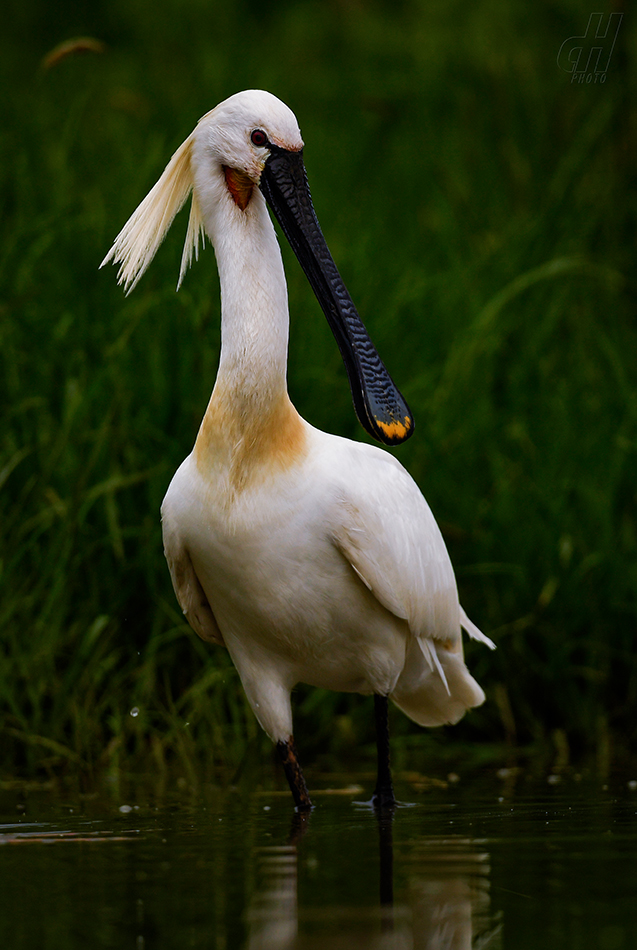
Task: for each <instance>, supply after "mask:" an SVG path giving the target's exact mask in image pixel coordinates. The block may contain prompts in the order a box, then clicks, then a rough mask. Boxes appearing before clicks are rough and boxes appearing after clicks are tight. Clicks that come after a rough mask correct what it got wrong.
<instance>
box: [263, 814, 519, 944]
mask: <svg viewBox="0 0 637 950" xmlns="http://www.w3.org/2000/svg"><path fill="white" fill-rule="evenodd" d="M393 821H394V815H393V814H392V813H385V814H384V815H379V816H378V832H379V851H378V854H379V879H380V895H379V896H380V901H379V905H378V906H376V907H364V908H361V909H360V910H358V911H357V910H356V909H355V908H352V907H339V906H323V907H321V908H320V909H318V910H312V911H310V910H309V909H308V908H305V907H303V908H302V909H301V910H300V911H299V903H298V863H299V857H300V854H301V855H302V846H301V839H302V838H303V834H304V833H305V831H306V830H307V825H303V827H302V828H301V829H299V827H298V826H293V831H292V834H291V835H290V841H289V843H288V844H287V845H283V846H280V847H268V848H259V849H258V850H257V852H256V867H257V886H256V889H255V894H254V897H253V899H252V901H251V904H250V908H249V911H248V915H247V921H248V931H249V936H248V943H247V947H248V950H318V948H323V947H324V946H328V945H329V947H330V950H341V948H342V950H358V948H361V950H363V948H365V950H476V948H480V950H487V948H489V950H497V948H498V947H499V946H500V928H499V926H497V925H496V926H494V925H493V920H492V917H491V915H490V900H489V860H488V859H489V856H488V854H487V853H486V852H484V850H482V849H481V848H479V847H478V846H477V844H476V842H473V841H472V840H470V839H462V838H449V839H441V838H432V837H430V836H423V837H422V838H419V839H416V840H411V841H408V842H406V844H404V845H402V846H401V852H400V854H399V860H398V863H397V867H398V868H399V869H400V872H401V875H402V876H403V877H405V878H406V880H407V882H408V886H407V888H406V894H405V897H404V900H403V902H401V903H394V899H393V863H394V848H393Z"/></svg>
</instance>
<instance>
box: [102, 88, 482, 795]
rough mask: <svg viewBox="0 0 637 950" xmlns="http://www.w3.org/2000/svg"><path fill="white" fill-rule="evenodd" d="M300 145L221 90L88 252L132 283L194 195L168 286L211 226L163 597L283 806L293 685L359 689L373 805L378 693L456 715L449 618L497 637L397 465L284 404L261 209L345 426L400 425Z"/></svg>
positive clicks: (456, 629)
mask: <svg viewBox="0 0 637 950" xmlns="http://www.w3.org/2000/svg"><path fill="white" fill-rule="evenodd" d="M302 150H303V141H302V139H301V133H300V131H299V126H298V123H297V121H296V118H295V116H294V115H293V113H292V112H291V111H290V109H288V107H287V106H286V105H284V104H283V103H282V102H281V101H280V100H278V99H277V98H275V97H274V96H273V95H271V94H270V93H267V92H262V91H256V90H250V91H246V92H240V93H238V94H237V95H234V96H231V97H230V98H229V99H226V100H225V101H224V102H222V103H221V104H220V105H218V106H217V107H216V108H215V109H213V110H212V111H211V112H209V113H208V114H207V115H205V116H204V117H203V118H202V119H201V120H200V121H199V123H198V125H197V126H196V128H195V130H194V131H193V132H192V134H191V135H190V136H189V137H188V138H187V139H186V141H185V142H184V143H183V144H182V145H181V147H180V148H179V149H178V150H177V151H176V152H175V154H174V155H173V157H172V159H171V160H170V162H169V164H168V165H167V167H166V169H165V171H164V173H163V174H162V176H161V178H160V179H159V181H158V182H157V184H156V185H155V187H154V188H153V189H152V190H151V191H150V193H149V194H148V195H147V197H146V198H145V199H144V201H143V202H142V203H141V205H140V206H139V207H138V208H137V210H136V211H135V212H134V214H133V215H132V217H131V218H130V219H129V221H128V222H127V224H126V225H125V226H124V228H123V229H122V231H121V232H120V234H119V235H118V236H117V238H116V240H115V242H114V245H113V247H112V248H111V250H110V252H109V253H108V255H107V256H106V258H105V260H104V261H103V264H105V263H106V262H107V261H110V260H112V261H114V262H118V263H120V264H121V267H120V270H119V282H120V283H123V284H124V286H125V288H126V290H127V291H130V290H132V288H133V287H134V286H135V284H136V283H137V282H138V280H139V279H140V277H141V276H142V274H143V273H144V271H145V270H146V268H147V267H148V265H149V264H150V262H151V260H152V258H153V257H154V255H155V252H156V251H157V248H158V247H159V245H160V243H161V241H162V240H163V238H164V236H165V234H166V232H167V230H168V228H169V227H170V225H171V223H172V221H173V219H174V217H175V215H176V213H177V212H178V211H179V209H180V208H181V206H182V205H183V204H184V202H185V201H186V199H187V197H188V195H189V194H190V193H191V192H192V205H191V210H190V220H189V224H188V231H187V236H186V243H185V247H184V253H183V257H182V264H181V272H180V277H179V284H181V281H182V280H183V277H184V273H185V271H186V270H187V268H188V266H189V265H190V263H191V261H192V256H193V253H194V255H195V257H197V256H198V251H199V238H200V237H201V238H202V239H203V237H204V234H205V235H207V236H208V237H209V239H210V241H211V242H212V244H213V246H214V249H215V253H216V258H217V265H218V268H219V276H220V284H221V355H220V361H219V369H218V374H217V379H216V382H215V385H214V389H213V392H212V396H211V398H210V402H209V404H208V408H207V409H206V413H205V415H204V418H203V421H202V423H201V428H200V429H199V433H198V435H197V438H196V441H195V444H194V448H193V450H192V452H191V454H190V455H189V456H188V457H187V458H186V460H185V461H184V462H183V464H182V465H181V466H180V468H179V469H178V471H177V472H176V474H175V476H174V478H173V479H172V482H171V483H170V487H169V488H168V491H167V493H166V497H165V499H164V502H163V505H162V522H163V538H164V548H165V554H166V558H167V561H168V565H169V568H170V573H171V576H172V581H173V585H174V588H175V593H176V595H177V599H178V600H179V603H180V605H181V607H182V609H183V611H184V614H185V616H186V618H187V620H188V622H189V624H190V625H191V626H192V628H193V629H194V630H195V632H196V633H197V634H198V635H199V636H200V637H201V638H202V639H204V640H207V641H209V642H211V643H216V644H219V645H221V646H225V647H226V648H227V649H228V651H229V653H230V656H231V657H232V660H233V662H234V664H235V666H236V668H237V670H238V672H239V675H240V677H241V682H242V684H243V687H244V689H245V692H246V695H247V697H248V700H249V702H250V705H251V707H252V709H253V710H254V714H255V716H256V717H257V719H258V721H259V722H260V724H261V726H262V727H263V729H264V730H265V731H266V733H267V734H268V735H269V736H270V738H271V739H272V740H273V741H274V742H275V743H276V744H277V746H278V749H279V751H280V753H281V757H282V759H283V764H284V767H285V771H286V775H287V778H288V781H289V784H290V788H291V791H292V794H293V796H294V801H295V804H296V806H297V808H298V809H307V808H309V807H311V802H310V798H309V794H308V791H307V788H306V785H305V781H304V779H303V775H302V772H301V768H300V765H299V763H298V759H297V756H296V750H295V746H294V739H293V728H292V709H291V702H290V693H291V691H292V689H293V687H294V686H295V685H296V684H297V683H307V684H309V685H311V686H316V687H325V688H329V689H332V690H339V691H344V692H358V693H366V694H374V696H375V709H376V726H377V738H378V752H379V772H378V782H377V785H376V790H375V793H374V798H373V801H374V802H375V803H376V804H377V805H379V806H384V805H391V804H392V803H394V802H395V799H394V794H393V788H392V783H391V773H390V769H389V744H388V728H387V698H388V697H389V698H391V699H392V700H393V702H394V703H395V704H396V705H397V706H398V707H399V708H400V709H402V710H403V712H405V713H406V714H407V715H408V716H409V717H410V718H411V719H413V720H414V721H415V722H417V723H419V724H420V725H422V726H436V725H440V724H442V723H453V722H456V721H457V720H458V719H460V718H461V716H462V715H463V714H464V712H465V711H466V710H467V709H468V708H470V707H473V706H477V705H479V704H480V703H482V702H483V700H484V693H483V691H482V689H481V688H480V686H479V685H478V683H477V682H476V681H475V680H474V679H473V677H472V676H471V674H470V673H469V671H468V669H467V667H466V666H465V663H464V658H463V648H462V633H461V626H462V627H464V629H465V630H466V631H467V633H468V634H469V636H471V637H474V638H475V639H477V640H481V641H482V642H483V643H485V644H487V645H488V646H490V647H493V643H492V642H491V641H490V640H489V639H488V638H487V637H485V636H484V634H482V633H481V632H480V631H479V630H478V628H477V627H476V626H475V625H474V624H473V623H471V621H470V620H469V619H468V618H467V616H466V614H465V613H464V611H463V610H462V608H461V607H460V604H459V602H458V593H457V588H456V582H455V578H454V573H453V568H452V566H451V561H450V559H449V555H448V553H447V550H446V548H445V544H444V541H443V539H442V535H441V533H440V530H439V528H438V526H437V524H436V522H435V520H434V517H433V515H432V513H431V511H430V509H429V506H428V505H427V502H426V501H425V499H424V498H423V496H422V494H421V492H420V490H419V489H418V487H417V486H416V484H415V482H414V481H413V480H412V478H411V477H410V476H409V475H408V474H407V472H406V471H405V469H404V468H403V467H402V466H401V465H400V463H399V462H398V461H397V460H396V459H394V458H393V457H392V456H390V455H389V454H388V453H386V452H384V451H383V450H381V449H380V448H377V447H376V446H372V445H367V444H363V443H359V442H351V441H349V440H347V439H343V438H340V437H338V436H336V435H329V434H326V433H324V432H321V431H319V430H318V429H315V428H314V427H313V426H311V425H310V424H309V423H307V422H306V421H305V420H304V419H302V418H301V416H300V415H299V414H298V412H297V411H296V409H295V408H294V406H293V405H292V403H291V401H290V399H289V396H288V392H287V384H286V368H287V348H288V332H289V317H288V302H287V289H286V283H285V275H284V271H283V263H282V260H281V253H280V250H279V245H278V242H277V238H276V234H275V230H274V227H273V224H272V221H271V219H270V216H269V214H268V208H267V204H269V205H270V207H271V209H272V210H273V212H274V214H275V216H276V217H277V219H278V220H279V223H280V224H281V227H282V229H283V231H284V232H285V234H286V236H287V238H288V240H289V241H290V243H291V245H292V247H293V249H294V251H295V253H296V255H297V257H298V258H299V261H300V263H301V265H302V267H303V269H304V270H305V272H306V275H307V277H308V279H309V281H310V283H311V285H312V287H313V289H314V291H315V293H316V296H317V298H318V300H319V303H320V304H321V306H322V308H323V310H324V312H325V314H326V316H327V317H328V320H329V322H330V325H331V327H332V330H333V331H334V334H335V336H336V339H337V342H338V344H339V348H340V350H341V353H342V355H343V358H344V361H345V365H346V368H347V371H348V376H349V381H350V386H351V389H352V395H353V399H354V406H355V409H356V411H357V414H358V417H359V419H360V421H361V423H362V424H363V426H364V427H365V428H366V429H367V431H368V432H370V433H371V434H372V435H373V436H375V437H376V438H377V439H380V441H383V442H385V443H389V444H396V443H398V442H401V441H403V440H404V439H405V438H407V437H408V436H409V435H410V434H411V431H412V429H413V421H412V418H411V413H410V411H409V409H408V408H407V406H406V404H405V402H404V400H403V398H402V396H401V395H400V393H399V392H398V390H397V389H396V387H395V385H394V383H393V382H392V380H391V378H390V377H389V375H388V373H387V370H386V369H385V367H384V366H383V364H382V362H381V361H380V358H379V357H378V354H377V353H376V350H375V349H374V347H373V345H372V343H371V341H370V340H369V337H368V336H367V333H366V331H365V328H364V326H363V324H362V323H361V321H360V318H359V316H358V314H357V312H356V309H355V308H354V305H353V303H352V301H351V298H350V296H349V294H348V292H347V290H346V288H345V286H344V284H343V281H342V280H341V277H340V275H339V273H338V271H337V269H336V266H335V264H334V261H333V260H332V257H331V255H330V253H329V250H328V248H327V245H326V243H325V240H324V238H323V235H322V233H321V230H320V227H319V224H318V221H317V219H316V216H315V214H314V209H313V207H312V200H311V197H310V192H309V189H308V185H307V179H306V175H305V168H304V165H303V159H302ZM266 202H267V204H266ZM179 284H178V286H179Z"/></svg>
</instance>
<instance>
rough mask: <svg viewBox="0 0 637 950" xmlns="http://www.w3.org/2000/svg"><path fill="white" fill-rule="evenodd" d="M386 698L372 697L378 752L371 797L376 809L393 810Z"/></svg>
mask: <svg viewBox="0 0 637 950" xmlns="http://www.w3.org/2000/svg"><path fill="white" fill-rule="evenodd" d="M387 704H388V700H387V697H386V696H378V694H375V695H374V715H375V718H376V748H377V750H378V778H377V780H376V789H375V791H374V794H373V795H372V803H373V804H374V806H375V807H376V808H393V807H394V806H395V805H396V797H395V795H394V787H393V785H392V781H391V769H390V767H389V719H388V717H387Z"/></svg>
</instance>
